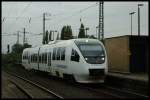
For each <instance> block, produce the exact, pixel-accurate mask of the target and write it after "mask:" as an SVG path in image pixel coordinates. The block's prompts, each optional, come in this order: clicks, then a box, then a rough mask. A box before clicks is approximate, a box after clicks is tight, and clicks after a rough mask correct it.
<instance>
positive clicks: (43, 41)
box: [42, 35, 45, 44]
mask: <svg viewBox="0 0 150 100" xmlns="http://www.w3.org/2000/svg"><path fill="white" fill-rule="evenodd" d="M42 44H45V35H43V40H42Z"/></svg>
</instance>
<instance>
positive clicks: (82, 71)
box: [22, 39, 108, 83]
mask: <svg viewBox="0 0 150 100" xmlns="http://www.w3.org/2000/svg"><path fill="white" fill-rule="evenodd" d="M22 64H23V66H24V67H25V68H26V69H34V70H40V71H45V72H48V73H50V75H53V76H57V77H61V78H64V79H70V78H73V79H74V80H75V81H76V82H79V83H101V82H104V79H105V76H106V74H107V71H108V65H107V54H106V50H105V47H104V45H103V44H102V43H101V42H100V41H99V40H97V39H71V40H57V41H52V42H49V44H46V45H43V46H39V47H35V48H26V49H24V50H23V54H22Z"/></svg>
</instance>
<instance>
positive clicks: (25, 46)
mask: <svg viewBox="0 0 150 100" xmlns="http://www.w3.org/2000/svg"><path fill="white" fill-rule="evenodd" d="M31 47H32V45H30V44H28V43H25V44H24V45H23V49H25V48H31Z"/></svg>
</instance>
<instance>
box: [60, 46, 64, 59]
mask: <svg viewBox="0 0 150 100" xmlns="http://www.w3.org/2000/svg"><path fill="white" fill-rule="evenodd" d="M61 60H65V48H64V47H63V48H61Z"/></svg>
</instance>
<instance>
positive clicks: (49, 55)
mask: <svg viewBox="0 0 150 100" xmlns="http://www.w3.org/2000/svg"><path fill="white" fill-rule="evenodd" d="M48 66H51V52H49V53H48Z"/></svg>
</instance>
